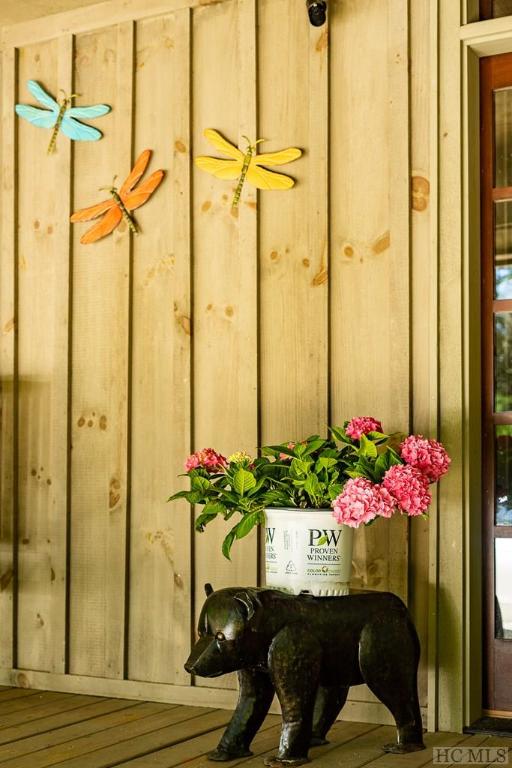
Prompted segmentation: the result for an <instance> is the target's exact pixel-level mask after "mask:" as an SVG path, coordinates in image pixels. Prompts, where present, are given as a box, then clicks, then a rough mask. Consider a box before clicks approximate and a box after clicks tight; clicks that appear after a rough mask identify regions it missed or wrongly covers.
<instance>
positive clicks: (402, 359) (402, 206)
mask: <svg viewBox="0 0 512 768" xmlns="http://www.w3.org/2000/svg"><path fill="white" fill-rule="evenodd" d="M387 62H388V73H389V74H388V77H389V144H390V150H389V182H388V183H389V224H390V227H389V228H390V238H389V240H390V244H389V261H390V277H391V279H390V281H389V300H390V307H389V317H388V323H389V333H390V335H391V339H392V343H393V348H394V349H395V350H396V349H399V350H400V353H399V354H398V355H396V354H394V355H393V356H392V357H391V359H390V360H389V361H388V365H390V367H391V369H392V373H393V376H394V378H395V380H396V381H398V382H400V392H399V396H398V400H397V402H396V403H395V404H394V408H393V414H392V419H393V422H394V428H395V429H396V428H398V429H401V430H402V431H403V432H405V433H407V432H409V429H410V426H411V418H410V413H411V370H410V364H411V354H410V344H411V336H410V334H411V306H410V235H411V232H410V167H409V149H410V143H409V106H410V105H409V0H388V56H387ZM390 417H391V414H390ZM390 423H391V421H390ZM388 522H390V525H389V551H388V580H387V582H388V589H389V590H391V591H392V592H394V593H395V594H397V595H400V597H401V598H402V599H403V600H404V601H405V602H407V596H408V594H407V593H408V573H407V567H408V527H409V526H408V520H407V517H402V516H401V515H395V516H394V518H393V519H392V520H390V521H388Z"/></svg>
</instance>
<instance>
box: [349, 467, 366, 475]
mask: <svg viewBox="0 0 512 768" xmlns="http://www.w3.org/2000/svg"><path fill="white" fill-rule="evenodd" d="M345 472H346V474H347V475H348V476H349V477H366V474H365V473H364V472H362V471H361V470H360V469H347V470H345Z"/></svg>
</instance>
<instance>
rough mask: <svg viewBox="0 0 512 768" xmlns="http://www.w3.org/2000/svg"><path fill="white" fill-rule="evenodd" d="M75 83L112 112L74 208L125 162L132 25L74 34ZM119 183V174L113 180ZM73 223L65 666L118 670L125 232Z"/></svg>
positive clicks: (87, 157) (90, 149)
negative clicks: (90, 237) (87, 235)
mask: <svg viewBox="0 0 512 768" xmlns="http://www.w3.org/2000/svg"><path fill="white" fill-rule="evenodd" d="M75 67H76V74H75V88H76V90H77V91H78V92H79V93H84V94H87V101H88V102H89V103H93V104H94V103H97V102H100V103H102V102H104V103H107V104H110V105H112V106H113V112H112V114H111V115H110V116H109V117H108V118H105V119H104V120H103V122H102V124H101V129H102V131H103V132H104V138H103V139H102V140H101V141H99V142H97V143H96V144H95V145H94V146H82V145H81V143H80V142H78V143H77V147H76V149H75V153H76V154H75V173H74V181H75V185H74V209H75V210H77V209H79V208H82V207H84V206H86V205H91V204H92V203H94V202H95V201H99V200H101V199H102V197H105V196H106V195H107V194H108V192H105V191H103V192H98V187H99V186H105V185H110V184H111V183H112V179H113V177H114V175H116V174H117V175H118V176H119V179H120V180H123V179H124V178H126V176H127V175H128V172H129V170H130V167H131V125H132V87H133V83H132V68H133V25H132V23H130V22H126V23H123V24H119V25H118V26H116V27H109V28H106V29H102V30H100V31H98V32H92V33H90V34H83V35H80V36H78V37H77V39H76V56H75ZM118 183H122V181H118ZM84 230H85V226H84V225H80V226H77V225H74V229H73V248H74V268H73V289H74V296H73V344H72V358H73V383H72V462H71V468H72V508H71V526H72V527H71V595H70V618H71V630H70V671H71V672H72V673H74V674H87V675H98V676H104V677H122V676H123V673H124V639H125V591H124V590H125V568H126V557H125V555H126V552H125V549H126V519H127V515H126V509H127V442H128V397H129V392H128V356H129V349H128V347H129V292H130V291H129V288H130V235H129V232H128V231H127V228H126V225H125V224H124V222H123V223H122V224H121V225H120V226H119V227H118V228H117V230H116V231H115V232H114V234H113V235H111V236H109V237H107V238H105V239H104V240H102V241H100V242H98V243H95V244H94V245H85V246H83V245H80V243H79V238H80V235H81V234H82V233H83V232H84Z"/></svg>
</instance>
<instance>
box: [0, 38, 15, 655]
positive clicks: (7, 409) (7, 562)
mask: <svg viewBox="0 0 512 768" xmlns="http://www.w3.org/2000/svg"><path fill="white" fill-rule="evenodd" d="M16 94H17V88H16V51H15V49H13V48H4V50H3V51H2V183H1V192H2V198H1V203H2V222H1V238H2V239H1V251H0V256H1V261H0V409H1V410H0V667H2V668H10V667H12V665H13V618H14V617H13V610H14V603H13V585H14V567H15V564H14V549H13V537H14V495H15V485H16V482H15V481H16V478H15V475H16V470H15V456H14V454H15V447H16V437H15V432H16V419H15V407H16V403H15V373H16V362H15V355H16V352H15V348H16V330H15V328H16V315H15V311H16V307H15V293H16V276H15V270H16V235H15V222H16V218H15V217H16V213H15V204H16V200H15V189H16V177H15V168H16V134H15V121H14V110H13V108H12V105H13V103H14V101H15V99H16Z"/></svg>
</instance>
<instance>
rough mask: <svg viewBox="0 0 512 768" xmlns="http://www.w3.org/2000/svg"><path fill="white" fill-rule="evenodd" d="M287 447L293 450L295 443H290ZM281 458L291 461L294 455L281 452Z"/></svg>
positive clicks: (281, 459)
mask: <svg viewBox="0 0 512 768" xmlns="http://www.w3.org/2000/svg"><path fill="white" fill-rule="evenodd" d="M287 447H288V448H289V449H290V451H293V449H294V448H295V443H288V446H287ZM279 459H280V461H291V460H292V459H293V456H289V455H288V454H287V453H280V454H279Z"/></svg>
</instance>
